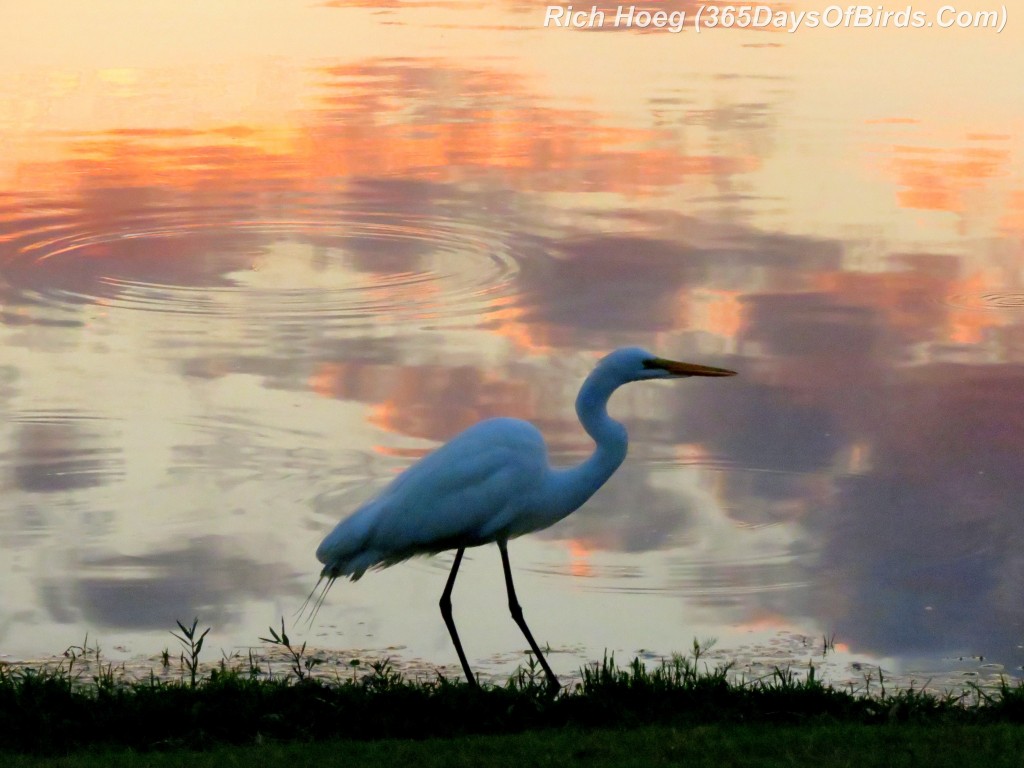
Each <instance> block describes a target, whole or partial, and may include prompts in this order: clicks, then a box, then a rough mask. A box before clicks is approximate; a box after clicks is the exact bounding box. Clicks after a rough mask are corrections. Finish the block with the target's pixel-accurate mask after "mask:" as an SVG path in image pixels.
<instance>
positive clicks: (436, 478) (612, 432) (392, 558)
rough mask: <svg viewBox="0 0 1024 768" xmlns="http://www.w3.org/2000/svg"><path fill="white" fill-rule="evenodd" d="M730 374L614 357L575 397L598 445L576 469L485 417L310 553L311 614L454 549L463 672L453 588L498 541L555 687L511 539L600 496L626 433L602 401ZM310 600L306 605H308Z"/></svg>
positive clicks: (519, 615) (514, 604)
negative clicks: (553, 461)
mask: <svg viewBox="0 0 1024 768" xmlns="http://www.w3.org/2000/svg"><path fill="white" fill-rule="evenodd" d="M734 375H735V371H727V370H725V369H724V368H712V367H710V366H704V365H693V364H691V363H677V362H675V361H673V360H665V359H664V358H661V357H657V356H656V355H653V354H651V353H650V352H647V351H645V350H643V349H637V348H635V347H629V348H625V349H618V350H616V351H614V352H612V353H611V354H609V355H608V356H606V357H604V358H603V359H602V360H601V361H600V362H599V363H598V364H597V367H596V368H594V370H593V371H592V372H591V373H590V375H589V376H587V379H586V381H584V382H583V386H582V387H581V388H580V393H579V395H578V396H577V398H576V414H577V416H579V419H580V423H581V424H582V425H583V428H584V429H585V430H586V431H587V434H589V435H590V436H591V437H592V438H593V440H594V442H595V443H596V445H597V447H596V449H595V450H594V453H593V455H591V457H590V458H589V459H587V460H586V461H584V462H583V463H582V464H580V465H579V466H576V467H566V468H553V467H551V466H550V465H549V464H548V454H547V447H546V446H545V444H544V438H543V437H541V434H540V432H539V431H538V430H537V428H536V427H534V426H533V425H532V424H530V423H529V422H526V421H522V420H520V419H509V418H497V419H487V420H486V421H481V422H480V423H478V424H475V425H473V426H472V427H470V428H469V429H467V430H466V431H464V432H462V433H461V434H459V435H457V436H456V437H454V438H452V440H451V441H450V442H448V443H446V444H445V445H443V446H441V447H440V448H438V449H437V450H436V451H434V452H433V453H430V454H428V455H427V456H424V457H423V458H422V459H421V460H420V461H418V462H417V463H416V464H413V465H412V466H411V467H409V468H408V469H407V470H405V471H404V472H403V473H402V474H400V475H399V476H398V477H396V478H395V479H394V480H393V481H392V482H391V484H390V485H388V486H387V487H386V488H385V489H384V490H383V491H381V493H380V495H378V496H377V497H376V498H374V499H372V500H370V501H369V502H367V503H366V504H364V505H363V506H362V507H360V508H359V509H358V510H356V511H355V512H354V513H353V514H352V515H351V516H350V517H348V518H347V519H345V520H343V521H342V522H340V523H339V524H338V525H337V527H336V528H335V529H334V530H333V531H331V533H330V534H328V535H327V537H326V538H325V539H324V540H323V542H322V543H321V544H320V547H319V548H318V549H317V551H316V557H317V560H319V561H320V562H321V563H323V564H324V567H323V571H321V573H320V579H319V581H317V585H316V586H315V587H314V588H313V592H311V593H310V598H312V597H313V595H314V594H315V593H316V591H317V589H318V588H319V587H320V583H321V582H323V581H324V580H325V579H326V584H324V587H323V590H322V591H321V593H320V594H319V595H318V596H317V598H316V600H315V605H314V607H313V615H315V614H316V611H317V610H318V609H319V607H320V606H321V605H322V604H323V601H324V599H325V598H326V597H327V592H328V590H329V589H330V587H331V585H332V584H333V583H334V580H335V579H337V578H339V577H341V576H347V577H349V578H350V579H352V581H355V580H357V579H358V578H359V577H361V576H362V575H363V574H364V573H365V572H366V570H367V569H368V568H386V567H387V566H389V565H394V564H395V563H398V562H401V561H402V560H405V559H407V558H409V557H413V556H414V555H432V554H435V553H437V552H442V551H444V550H446V549H454V550H456V552H455V562H454V563H452V570H451V573H449V575H448V582H447V584H446V585H445V588H444V592H443V593H442V595H441V603H440V605H441V616H442V617H443V618H444V623H445V626H447V627H448V633H449V634H450V635H451V638H452V643H453V644H454V645H455V651H456V652H457V653H458V654H459V661H460V662H461V663H462V669H463V671H464V672H465V673H466V680H468V681H469V682H470V683H471V684H474V685H475V684H476V678H475V677H474V676H473V672H472V671H471V670H470V668H469V662H468V661H466V654H465V652H464V651H463V650H462V643H461V642H460V641H459V633H458V632H457V631H456V629H455V622H454V620H453V619H452V600H451V597H452V587H454V586H455V576H456V575H457V574H458V572H459V564H460V563H461V562H462V555H463V553H464V552H465V551H466V547H478V546H480V545H482V544H490V543H492V542H493V543H495V544H497V545H498V549H499V551H500V552H501V564H502V567H503V568H504V570H505V587H506V589H507V591H508V607H509V610H510V611H511V612H512V618H513V619H514V620H515V622H516V624H518V625H519V628H520V629H521V630H522V632H523V635H525V636H526V641H527V642H528V643H529V644H530V648H531V650H532V651H533V653H534V654H535V655H536V657H537V660H538V661H539V662H540V665H541V667H543V669H544V672H545V674H546V675H547V677H548V681H549V683H550V684H551V685H552V687H554V688H557V687H558V679H557V678H556V677H555V674H554V673H553V672H552V671H551V667H550V666H549V665H548V662H547V660H546V659H545V658H544V654H542V653H541V651H540V648H539V647H538V646H537V642H536V641H535V640H534V639H533V635H532V634H530V629H529V627H527V626H526V620H525V619H524V618H523V610H522V608H520V606H519V601H518V600H517V599H516V590H515V587H514V586H513V584H512V570H511V568H510V567H509V562H508V541H509V539H514V538H515V537H517V536H522V535H523V534H524V533H530V532H531V531H539V530H541V529H542V528H547V527H548V526H549V525H553V524H554V523H557V522H558V521H559V520H561V519H562V518H563V517H565V516H566V515H568V514H570V513H572V512H574V511H575V510H577V509H579V507H580V506H581V505H582V504H583V503H584V502H585V501H586V500H587V499H589V498H590V497H591V496H593V495H594V492H595V491H597V489H598V488H600V487H601V486H602V485H604V483H605V481H606V480H607V479H608V478H609V477H611V475H612V473H613V472H615V470H616V469H618V468H619V465H620V464H622V461H623V459H625V458H626V446H627V442H628V440H627V436H626V428H625V427H624V426H622V424H620V423H619V422H617V421H615V420H614V419H612V418H611V417H610V416H609V415H608V410H607V405H608V399H609V398H610V397H611V396H612V393H613V392H614V391H615V390H616V389H618V388H619V387H620V386H622V385H623V384H628V383H629V382H631V381H647V380H650V379H678V378H685V377H688V376H734ZM307 602H308V600H307Z"/></svg>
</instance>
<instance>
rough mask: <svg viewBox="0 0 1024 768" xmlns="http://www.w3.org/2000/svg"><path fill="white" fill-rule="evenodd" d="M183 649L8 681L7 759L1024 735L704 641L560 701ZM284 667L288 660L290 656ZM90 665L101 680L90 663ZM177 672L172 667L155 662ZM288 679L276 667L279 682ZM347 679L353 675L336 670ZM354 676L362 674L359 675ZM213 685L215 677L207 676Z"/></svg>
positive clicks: (1005, 698) (920, 700)
mask: <svg viewBox="0 0 1024 768" xmlns="http://www.w3.org/2000/svg"><path fill="white" fill-rule="evenodd" d="M178 629H179V631H180V633H179V632H172V634H173V635H174V637H176V638H177V639H178V641H179V642H181V643H182V645H183V649H184V650H183V651H182V653H181V654H180V667H179V670H178V674H177V676H176V677H175V676H174V675H169V674H162V675H160V676H158V675H157V674H156V672H155V671H151V672H150V673H149V677H148V679H143V680H138V679H134V678H132V677H131V675H129V674H127V672H126V670H125V669H124V666H123V665H121V666H117V665H114V664H113V663H110V662H106V661H105V660H104V659H103V656H102V653H101V651H100V648H99V646H98V645H97V644H94V645H93V646H92V647H90V646H89V643H88V638H86V640H85V641H84V642H83V643H82V645H80V646H72V647H71V648H68V649H67V651H65V653H64V655H63V657H62V660H61V661H60V662H59V663H58V664H57V665H56V666H51V667H42V668H31V667H12V666H0V723H2V724H3V725H2V727H0V750H4V751H10V752H46V753H62V752H67V751H69V750H72V749H76V748H79V747H83V746H97V747H112V748H113V747H130V748H133V749H144V750H153V749H167V748H176V747H187V748H200V747H202V748H206V747H210V746H213V745H216V744H249V743H264V742H265V741H266V740H272V741H281V742H287V741H293V740H301V741H319V740H324V739H333V738H344V739H358V740H366V739H385V738H395V737H399V738H413V739H423V738H430V737H455V736H466V735H472V734H501V733H518V732H522V731H527V730H536V729H547V728H561V727H572V728H576V729H580V728H582V729H591V728H604V727H616V728H621V727H638V726H650V725H656V724H660V725H670V726H684V725H685V726H698V725H706V724H722V723H725V724H729V723H731V724H755V723H766V724H768V723H771V724H787V725H803V724H818V725H823V724H829V723H832V724H848V725H854V724H868V725H873V724H901V723H911V724H920V725H944V726H945V725H977V724H988V723H1024V684H1022V683H1019V682H1017V683H1011V682H1010V681H1008V680H1004V681H1003V682H1002V684H1001V686H1000V687H999V688H998V689H997V690H994V691H986V690H983V689H981V688H980V687H976V686H975V687H969V688H968V689H967V690H966V692H962V693H959V694H953V693H948V694H945V695H935V694H933V693H930V692H927V691H923V690H915V689H913V688H911V689H907V690H895V691H893V690H891V689H887V688H886V687H885V682H884V678H881V677H880V678H879V680H878V681H877V685H875V686H874V688H873V689H872V686H871V684H870V683H871V681H870V680H869V681H868V683H869V684H868V685H866V686H865V688H864V689H861V690H854V689H853V687H847V688H836V687H834V686H833V685H831V684H829V683H826V682H823V681H822V680H821V679H820V678H819V677H818V676H817V674H816V670H815V667H814V665H813V664H810V665H808V667H807V669H806V671H804V670H803V669H799V670H794V669H792V668H776V669H775V670H774V671H773V672H772V673H771V674H770V675H767V676H764V677H761V678H757V679H751V680H745V679H742V678H737V677H736V676H735V674H734V673H733V670H732V667H731V665H730V664H728V663H718V664H714V665H712V664H711V663H710V662H708V661H706V660H704V657H703V654H704V651H705V650H706V646H701V645H700V644H699V643H697V642H696V641H695V642H694V644H693V647H692V649H691V650H690V652H689V653H687V654H686V655H676V656H673V657H672V658H670V659H666V660H664V661H662V662H661V663H660V664H658V665H655V666H653V667H650V668H649V667H648V666H646V665H645V664H644V663H643V662H641V661H640V660H639V659H634V660H633V661H631V662H630V663H628V664H626V665H624V666H623V665H620V664H618V663H617V662H616V661H615V658H614V657H613V656H610V655H609V656H606V657H605V658H604V659H603V660H602V661H601V662H600V663H594V664H590V665H588V666H586V667H584V668H583V669H582V670H581V671H580V678H579V680H578V682H575V683H574V684H573V685H571V686H569V687H566V688H563V689H561V690H559V691H557V692H554V691H552V690H551V687H550V686H549V684H548V681H547V678H546V676H545V674H544V672H543V669H542V668H541V666H540V665H539V663H538V661H537V660H536V659H535V658H534V657H533V655H532V654H531V655H529V656H528V657H527V661H526V663H525V664H524V665H522V666H520V667H519V669H517V670H516V672H515V673H513V675H512V676H511V678H510V679H509V680H508V681H507V683H506V684H504V685H493V684H492V685H483V686H482V687H474V686H470V685H468V684H466V683H465V682H462V681H455V680H450V679H448V678H446V677H444V676H442V675H436V676H433V677H430V678H429V679H416V680H407V679H406V678H405V677H404V676H403V675H402V674H401V673H399V672H398V671H396V670H395V669H394V668H393V667H392V665H391V663H390V662H389V661H388V660H383V661H377V662H373V663H371V664H369V665H368V666H367V665H364V664H363V663H362V662H360V661H359V660H353V663H351V665H350V666H351V672H352V674H351V675H350V676H349V675H347V674H343V672H342V671H338V672H335V675H334V679H328V678H326V677H324V676H322V675H321V676H317V677H314V676H312V675H311V672H312V671H313V669H314V668H315V667H317V666H318V665H319V664H320V662H321V660H320V659H319V657H317V656H316V655H313V656H309V655H307V649H306V646H305V644H303V645H301V646H295V645H294V644H293V643H292V641H291V639H290V638H289V637H288V635H287V631H286V628H285V625H284V621H283V620H282V622H281V628H280V631H278V630H275V629H274V628H270V637H268V638H262V639H263V640H264V642H266V643H267V644H268V645H269V646H270V648H269V649H268V651H270V652H277V653H279V654H281V655H282V656H283V659H284V661H285V662H287V668H288V669H289V672H288V673H284V674H281V673H279V674H274V673H273V671H272V669H271V667H267V669H266V671H264V670H263V668H262V666H263V664H264V663H265V661H266V657H261V656H259V655H258V654H254V653H253V652H252V651H250V652H249V654H248V658H243V657H242V656H240V655H239V654H232V655H231V656H227V655H224V654H222V658H221V660H220V662H219V663H217V664H213V665H210V666H208V667H205V668H204V667H203V666H202V665H200V663H199V654H200V651H201V650H202V647H203V641H204V639H205V638H206V636H207V634H208V633H209V631H210V629H209V628H207V629H205V630H202V631H200V630H199V622H198V619H195V620H193V622H192V623H191V625H185V624H183V623H181V622H178ZM282 652H283V653H282ZM84 659H88V661H89V662H90V666H89V667H88V668H89V669H90V670H92V671H91V674H86V673H85V672H84V669H85V668H86V667H85V665H84V663H83V660H84ZM156 660H157V662H158V663H161V662H162V666H163V667H164V670H165V671H167V669H168V665H169V662H170V658H169V653H168V652H167V651H164V653H162V654H161V655H160V656H158V657H157V659H156ZM278 669H281V666H278ZM342 669H344V668H342ZM357 669H358V670H360V671H362V670H366V669H368V670H369V671H368V672H366V673H365V674H357ZM204 670H205V671H204Z"/></svg>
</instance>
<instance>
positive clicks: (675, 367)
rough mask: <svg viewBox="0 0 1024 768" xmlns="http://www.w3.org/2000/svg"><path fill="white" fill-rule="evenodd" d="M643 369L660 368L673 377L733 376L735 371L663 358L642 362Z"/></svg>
mask: <svg viewBox="0 0 1024 768" xmlns="http://www.w3.org/2000/svg"><path fill="white" fill-rule="evenodd" d="M644 368H660V369H661V370H663V371H668V372H669V373H671V374H672V375H673V376H735V375H736V371H730V370H728V369H726V368H715V367H713V366H710V365H697V364H695V363H679V362H676V361H675V360H666V359H665V358H663V357H655V358H652V359H650V360H644Z"/></svg>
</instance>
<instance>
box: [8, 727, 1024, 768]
mask: <svg viewBox="0 0 1024 768" xmlns="http://www.w3.org/2000/svg"><path fill="white" fill-rule="evenodd" d="M1022 754H1024V727H1022V726H1012V725H989V726H979V725H953V726H925V725H910V726H893V725H882V726H868V725H850V724H845V725H844V724H834V723H833V724H822V725H818V726H813V727H806V726H793V725H790V726H768V725H764V724H759V725H748V726H743V725H735V724H711V725H693V726H684V727H672V726H644V727H639V728H633V729H626V730H622V729H618V730H609V729H599V730H594V729H589V730H580V729H573V728H564V729H549V730H541V731H531V732H528V733H523V734H516V735H496V736H463V737H456V738H451V739H428V740H423V741H408V740H386V741H371V742H366V741H352V740H345V741H340V740H331V741H321V742H312V743H300V742H288V743H263V744H260V745H254V746H244V747H230V746H224V745H221V746H218V747H216V748H213V749H210V750H208V751H204V752H191V753H188V754H183V753H181V752H179V751H171V752H145V753H140V752H132V751H126V750H116V751H112V750H103V751H87V752H82V753H78V754H74V755H71V756H66V757H59V758H45V757H36V756H28V755H10V756H5V758H4V764H5V765H6V766H8V768H28V766H42V765H52V766H62V767H63V768H100V767H101V766H102V768H108V767H109V768H119V767H123V768H134V767H135V766H153V767H154V768H157V767H159V766H180V765H184V764H187V765H189V766H190V768H205V767H206V766H209V767H210V768H230V767H231V766H246V767H248V766H278V765H280V766H290V767H294V768H302V767H303V766H316V768H323V767H324V766H334V765H337V766H342V765H358V766H368V767H370V768H372V767H373V766H381V767H382V768H384V767H387V768H393V767H394V766H402V765H412V766H417V768H435V767H436V768H459V766H473V767H474V768H477V767H479V766H483V767H485V768H486V767H491V766H495V767H500V766H508V768H522V767H523V766H549V765H550V766H566V765H579V766H595V767H597V766H620V767H622V768H629V767H630V766H637V768H641V767H642V768H651V767H652V766H663V765H685V766H688V768H699V767H700V766H714V767H715V768H719V767H720V766H736V767H742V766H814V767H815V768H829V767H830V766H849V767H850V768H853V767H854V766H856V768H872V767H873V766H887V767H892V768H898V767H899V766H908V768H909V767H910V766H915V767H916V766H928V767H929V768H944V767H945V766H949V768H973V766H978V767H979V768H999V766H1019V765H1020V764H1021V755H1022Z"/></svg>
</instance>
